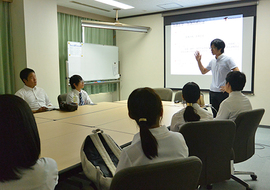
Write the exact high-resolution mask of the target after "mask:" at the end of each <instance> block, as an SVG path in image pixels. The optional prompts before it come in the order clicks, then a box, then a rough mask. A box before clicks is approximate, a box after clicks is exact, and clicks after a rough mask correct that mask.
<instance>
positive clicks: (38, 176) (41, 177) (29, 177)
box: [0, 158, 58, 190]
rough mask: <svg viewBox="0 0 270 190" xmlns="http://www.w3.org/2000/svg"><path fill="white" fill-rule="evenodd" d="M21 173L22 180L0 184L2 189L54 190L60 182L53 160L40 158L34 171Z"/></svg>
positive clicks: (28, 170)
mask: <svg viewBox="0 0 270 190" xmlns="http://www.w3.org/2000/svg"><path fill="white" fill-rule="evenodd" d="M21 172H22V178H21V179H18V180H11V181H7V182H0V189H1V190H17V189H19V190H53V189H54V188H55V186H56V184H57V182H58V169H57V165H56V162H55V161H54V160H53V159H51V158H40V159H38V161H37V163H36V164H35V165H34V166H33V169H27V170H25V169H24V170H21Z"/></svg>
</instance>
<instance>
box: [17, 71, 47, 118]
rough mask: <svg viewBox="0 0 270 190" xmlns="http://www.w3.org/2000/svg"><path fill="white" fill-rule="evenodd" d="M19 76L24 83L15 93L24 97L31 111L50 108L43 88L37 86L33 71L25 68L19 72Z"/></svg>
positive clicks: (41, 110)
mask: <svg viewBox="0 0 270 190" xmlns="http://www.w3.org/2000/svg"><path fill="white" fill-rule="evenodd" d="M20 78H21V80H22V81H23V83H24V87H23V88H21V89H20V90H18V91H17V92H16V93H15V95H17V96H19V97H21V98H22V99H24V100H25V101H26V102H27V103H28V105H29V107H30V108H31V110H32V112H33V113H38V112H43V111H46V110H47V109H48V108H50V107H51V108H52V103H51V102H50V100H49V98H48V96H47V94H46V92H45V90H43V89H42V88H39V87H37V86H36V85H37V77H36V74H35V71H34V70H32V69H29V68H25V69H23V70H22V71H21V72H20Z"/></svg>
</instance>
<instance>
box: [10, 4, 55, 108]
mask: <svg viewBox="0 0 270 190" xmlns="http://www.w3.org/2000/svg"><path fill="white" fill-rule="evenodd" d="M11 15H12V25H13V28H12V29H13V38H14V40H13V46H14V63H15V75H16V90H18V89H19V88H21V87H22V86H23V83H22V82H21V81H20V79H19V72H20V70H21V69H23V68H24V67H29V68H32V69H34V70H35V72H36V75H37V79H38V86H39V87H41V88H43V89H44V90H45V91H46V92H47V94H48V96H49V98H50V100H51V102H52V103H53V104H54V105H57V96H58V95H59V93H60V79H59V56H58V52H59V50H58V28H57V4H56V1H55V0H35V1H33V0H16V1H14V2H13V3H12V4H11ZM16 19H19V20H16Z"/></svg>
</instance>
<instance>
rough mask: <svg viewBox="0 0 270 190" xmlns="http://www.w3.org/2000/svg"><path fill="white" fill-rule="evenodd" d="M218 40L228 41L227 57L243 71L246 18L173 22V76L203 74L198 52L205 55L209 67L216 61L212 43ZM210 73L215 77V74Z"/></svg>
mask: <svg viewBox="0 0 270 190" xmlns="http://www.w3.org/2000/svg"><path fill="white" fill-rule="evenodd" d="M215 38H220V39H222V40H223V41H224V42H225V44H226V47H225V52H224V54H226V55H227V56H229V57H231V58H232V59H233V60H234V61H235V63H236V65H237V66H238V68H239V69H240V70H242V44H243V43H242V39H243V17H242V15H234V16H228V17H216V18H208V19H200V20H190V21H182V22H175V23H172V25H171V47H170V49H171V55H170V56H171V68H170V74H171V75H201V72H200V70H199V68H198V65H197V61H196V59H195V57H194V53H195V51H199V52H200V53H201V55H202V60H201V61H202V63H203V65H204V67H206V66H207V65H208V63H209V62H210V60H212V59H213V58H214V56H213V55H212V53H211V49H210V43H211V41H212V40H213V39H215ZM207 74H208V75H211V72H208V73H207Z"/></svg>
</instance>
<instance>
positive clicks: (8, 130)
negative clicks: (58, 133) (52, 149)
mask: <svg viewBox="0 0 270 190" xmlns="http://www.w3.org/2000/svg"><path fill="white" fill-rule="evenodd" d="M39 155H40V139H39V134H38V129H37V125H36V121H35V118H34V116H33V113H32V110H31V109H30V107H29V106H28V104H27V103H26V102H25V101H24V100H23V99H21V98H20V97H18V96H15V95H7V94H6V95H0V189H5V190H14V189H25V190H28V189H29V190H30V189H31V190H53V189H54V188H55V186H56V184H57V181H58V170H57V165H56V162H55V161H54V160H53V159H51V158H39Z"/></svg>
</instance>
